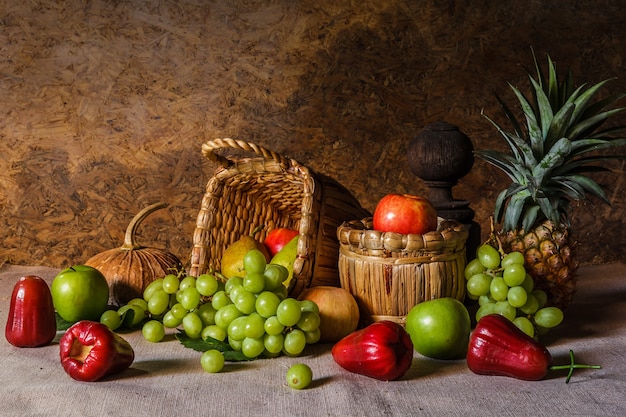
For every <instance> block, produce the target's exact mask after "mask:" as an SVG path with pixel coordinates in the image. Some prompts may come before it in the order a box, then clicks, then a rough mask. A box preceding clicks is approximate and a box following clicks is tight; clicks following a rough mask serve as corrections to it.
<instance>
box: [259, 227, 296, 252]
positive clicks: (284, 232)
mask: <svg viewBox="0 0 626 417" xmlns="http://www.w3.org/2000/svg"><path fill="white" fill-rule="evenodd" d="M298 233H299V232H298V231H297V230H293V229H288V228H286V227H279V228H276V229H273V230H271V231H270V232H269V233H268V234H267V236H266V237H265V240H264V241H263V244H264V245H265V247H266V248H267V250H268V251H269V252H270V255H271V256H274V255H276V254H277V253H278V252H280V250H281V249H282V248H283V247H284V246H285V245H286V244H287V243H289V242H290V241H291V239H293V238H294V237H296V236H298Z"/></svg>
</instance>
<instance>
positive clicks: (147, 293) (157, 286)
mask: <svg viewBox="0 0 626 417" xmlns="http://www.w3.org/2000/svg"><path fill="white" fill-rule="evenodd" d="M162 289H163V278H158V279H155V280H154V281H152V282H151V283H150V284H148V285H147V286H146V288H145V289H144V290H143V299H144V300H146V301H149V300H150V298H152V293H154V292H155V291H156V290H162Z"/></svg>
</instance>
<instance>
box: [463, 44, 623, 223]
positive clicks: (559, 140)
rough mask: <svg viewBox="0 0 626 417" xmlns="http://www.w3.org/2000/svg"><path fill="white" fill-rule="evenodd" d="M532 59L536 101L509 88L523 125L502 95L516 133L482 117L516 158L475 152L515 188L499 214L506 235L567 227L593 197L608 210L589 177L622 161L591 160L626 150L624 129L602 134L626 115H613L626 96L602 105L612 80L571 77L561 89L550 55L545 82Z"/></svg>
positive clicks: (502, 198) (499, 203)
mask: <svg viewBox="0 0 626 417" xmlns="http://www.w3.org/2000/svg"><path fill="white" fill-rule="evenodd" d="M533 59H534V63H535V68H536V72H537V77H536V78H533V75H532V74H531V72H530V71H528V70H527V73H528V77H529V80H530V85H531V91H532V94H531V96H527V95H524V94H523V93H522V92H521V91H520V90H519V89H518V88H517V87H515V86H513V85H512V84H509V87H510V88H511V90H512V91H513V93H514V94H515V97H516V98H517V101H518V103H519V106H520V108H521V110H522V112H523V114H524V119H525V120H524V121H520V120H519V119H518V118H517V117H516V116H515V114H514V113H513V111H512V110H511V108H510V107H509V106H508V105H507V104H506V102H505V101H504V100H503V99H502V98H501V97H499V96H498V95H497V94H496V99H497V101H498V103H499V104H500V106H501V108H502V110H503V111H504V114H505V116H506V118H507V120H508V122H509V123H510V125H511V129H509V130H505V129H504V128H503V127H501V126H500V125H499V124H498V123H497V122H496V121H494V120H493V119H492V118H490V117H488V116H486V115H485V114H484V113H483V116H484V117H485V118H486V119H487V120H488V121H489V122H490V123H491V124H492V125H493V126H494V127H495V128H496V129H497V131H498V133H499V134H500V135H501V136H502V137H503V138H504V140H505V142H506V143H507V145H508V147H509V150H510V152H509V153H505V152H499V151H495V150H482V151H475V155H476V156H477V157H479V158H481V159H483V160H485V161H486V162H488V163H490V164H491V165H494V166H495V167H497V168H499V169H500V170H502V171H503V172H504V173H505V174H506V175H507V176H508V177H509V178H510V179H511V181H512V183H511V185H510V186H509V187H508V188H507V189H505V190H503V191H502V192H500V194H499V195H498V197H497V199H496V204H495V210H494V215H495V218H496V219H497V221H498V222H503V229H504V230H514V229H516V228H519V227H520V226H521V228H522V229H524V230H529V229H530V228H532V227H533V225H534V224H535V223H536V222H537V221H538V220H543V219H548V220H551V221H552V222H553V223H555V224H559V223H562V222H563V223H565V224H567V225H569V223H568V211H569V207H570V202H571V201H572V200H574V201H578V200H586V199H587V197H588V195H593V196H595V197H597V198H598V199H600V200H601V201H603V202H605V203H607V204H608V203H609V200H608V198H607V197H606V194H605V192H604V190H603V189H602V187H601V186H600V185H598V184H597V183H596V182H595V181H594V180H592V179H591V178H589V177H588V176H587V175H585V174H588V173H591V172H599V171H607V168H605V167H603V166H602V165H597V164H595V163H598V162H602V161H604V160H607V159H619V158H623V156H619V155H598V154H597V152H594V154H593V155H589V153H590V152H593V151H600V150H604V149H608V148H612V147H618V146H623V145H626V137H624V132H626V126H617V127H610V128H606V129H604V130H600V127H601V126H602V125H603V124H604V122H606V121H607V120H608V119H609V118H611V117H613V116H615V115H617V114H619V113H622V112H624V111H626V107H617V108H612V109H611V108H610V107H611V106H612V105H614V104H615V103H616V102H617V101H619V100H621V99H622V98H624V97H626V94H612V95H610V96H608V97H605V98H603V99H598V98H597V97H598V95H599V93H600V92H601V91H602V89H603V87H605V86H606V85H607V84H608V83H609V82H610V81H611V79H607V80H604V81H601V82H599V83H597V84H594V85H592V86H588V85H587V84H582V85H580V86H578V87H574V81H573V76H572V72H571V71H568V73H567V77H566V78H565V80H564V81H562V82H560V81H559V79H558V77H557V72H556V67H555V64H554V62H553V61H552V60H551V59H550V57H549V56H548V73H547V76H546V75H545V74H544V73H543V72H542V70H541V68H540V66H539V64H538V62H537V58H536V56H535V54H534V51H533Z"/></svg>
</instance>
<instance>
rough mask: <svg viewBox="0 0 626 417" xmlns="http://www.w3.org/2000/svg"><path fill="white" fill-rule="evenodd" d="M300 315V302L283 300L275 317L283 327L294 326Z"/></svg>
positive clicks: (290, 299)
mask: <svg viewBox="0 0 626 417" xmlns="http://www.w3.org/2000/svg"><path fill="white" fill-rule="evenodd" d="M301 315H302V312H301V311H300V302H299V301H298V300H296V299H295V298H285V299H284V300H283V301H281V302H280V304H279V305H278V308H277V309H276V317H278V321H279V322H280V323H281V324H282V325H283V326H285V327H291V326H295V324H296V323H297V322H298V320H300V316H301Z"/></svg>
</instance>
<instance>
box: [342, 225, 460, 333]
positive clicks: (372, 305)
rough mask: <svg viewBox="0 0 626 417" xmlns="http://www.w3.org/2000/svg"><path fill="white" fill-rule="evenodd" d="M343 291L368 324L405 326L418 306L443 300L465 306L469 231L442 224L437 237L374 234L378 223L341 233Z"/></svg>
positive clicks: (432, 234) (434, 234) (351, 227)
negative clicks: (466, 247) (356, 304)
mask: <svg viewBox="0 0 626 417" xmlns="http://www.w3.org/2000/svg"><path fill="white" fill-rule="evenodd" d="M337 236H338V239H339V243H340V253H339V274H340V283H341V286H342V287H343V288H345V289H347V290H348V291H350V293H351V294H352V295H353V296H354V297H355V298H356V300H357V303H358V304H359V309H360V310H361V317H362V321H363V323H364V324H367V323H371V322H373V321H379V320H391V321H395V322H396V323H400V324H402V325H404V323H405V318H406V315H407V314H408V312H409V310H410V309H411V308H412V307H413V306H415V305H416V304H418V303H420V302H422V301H426V300H431V299H434V298H441V297H453V298H456V299H458V300H463V298H464V296H465V277H464V269H465V263H466V255H465V242H466V240H467V236H468V231H467V227H466V226H465V225H463V224H461V223H458V222H455V221H450V220H443V219H441V218H439V224H438V227H437V231H435V232H429V233H426V234H424V235H403V234H399V233H391V232H387V233H383V232H380V231H377V230H372V219H371V218H370V217H368V218H365V219H363V220H353V221H349V222H344V223H343V224H342V225H341V226H340V227H339V228H338V229H337Z"/></svg>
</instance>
